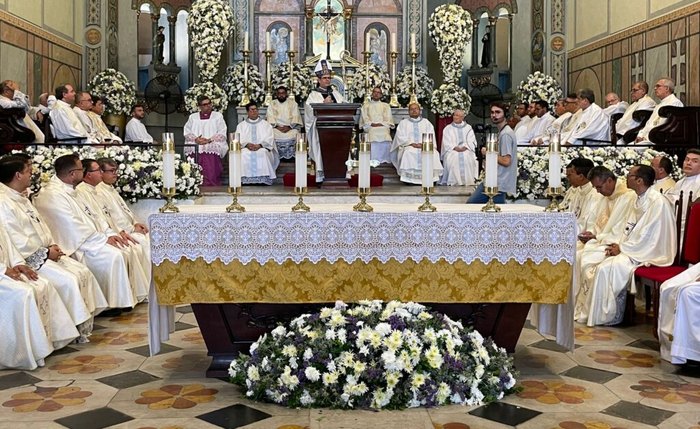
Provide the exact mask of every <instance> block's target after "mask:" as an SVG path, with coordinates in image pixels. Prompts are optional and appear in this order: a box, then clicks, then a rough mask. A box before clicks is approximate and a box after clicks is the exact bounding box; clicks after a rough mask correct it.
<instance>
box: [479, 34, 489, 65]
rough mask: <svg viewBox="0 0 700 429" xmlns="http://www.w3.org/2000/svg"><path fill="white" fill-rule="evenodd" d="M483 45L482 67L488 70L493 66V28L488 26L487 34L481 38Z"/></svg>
mask: <svg viewBox="0 0 700 429" xmlns="http://www.w3.org/2000/svg"><path fill="white" fill-rule="evenodd" d="M481 43H483V44H484V46H483V48H482V49H481V67H483V68H486V67H488V66H489V64H491V27H490V26H486V33H484V37H482V38H481Z"/></svg>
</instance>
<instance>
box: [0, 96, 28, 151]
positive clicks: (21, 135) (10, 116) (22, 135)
mask: <svg viewBox="0 0 700 429" xmlns="http://www.w3.org/2000/svg"><path fill="white" fill-rule="evenodd" d="M25 114H26V112H25V111H24V109H22V108H19V107H12V108H10V109H0V143H1V144H2V146H1V147H0V152H1V153H6V152H11V151H12V150H15V149H17V150H19V149H22V148H23V147H24V145H22V144H21V143H31V142H33V141H34V132H33V131H32V130H30V129H29V128H27V127H25V126H24V125H23V124H22V121H23V120H24V116H25ZM18 143H19V144H18Z"/></svg>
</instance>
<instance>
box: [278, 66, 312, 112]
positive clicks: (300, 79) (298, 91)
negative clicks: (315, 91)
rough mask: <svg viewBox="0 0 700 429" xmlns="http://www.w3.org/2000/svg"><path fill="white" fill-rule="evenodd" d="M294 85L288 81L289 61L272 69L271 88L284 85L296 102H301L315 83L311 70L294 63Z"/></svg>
mask: <svg viewBox="0 0 700 429" xmlns="http://www.w3.org/2000/svg"><path fill="white" fill-rule="evenodd" d="M293 67H294V86H293V87H292V85H291V83H290V81H289V61H285V62H283V63H282V64H280V65H279V66H277V67H276V68H275V69H274V70H273V71H272V89H273V91H274V90H275V88H278V87H279V86H286V87H287V89H288V90H290V92H289V96H291V97H294V98H295V100H296V102H297V103H303V102H304V100H306V99H307V98H308V96H309V93H311V89H312V88H313V87H314V85H315V83H316V77H315V76H314V74H313V72H312V71H311V70H310V69H309V68H308V67H304V66H303V65H302V64H299V63H294V66H293Z"/></svg>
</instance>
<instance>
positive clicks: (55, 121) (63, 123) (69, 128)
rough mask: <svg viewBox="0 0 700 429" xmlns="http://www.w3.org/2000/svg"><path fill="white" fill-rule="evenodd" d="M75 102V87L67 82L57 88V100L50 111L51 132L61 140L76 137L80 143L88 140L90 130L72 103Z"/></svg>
mask: <svg viewBox="0 0 700 429" xmlns="http://www.w3.org/2000/svg"><path fill="white" fill-rule="evenodd" d="M74 102H75V89H73V86H72V85H69V84H65V85H61V86H59V87H58V88H56V102H55V103H54V105H53V107H52V108H51V112H49V117H50V118H51V132H53V135H54V137H56V138H57V139H59V140H62V139H75V141H77V142H79V143H85V142H87V141H88V137H89V136H88V132H87V130H86V129H85V127H84V126H83V123H82V122H81V121H80V119H79V118H78V116H77V115H76V114H75V111H74V110H73V108H72V107H71V104H73V103H74Z"/></svg>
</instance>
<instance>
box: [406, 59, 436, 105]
mask: <svg viewBox="0 0 700 429" xmlns="http://www.w3.org/2000/svg"><path fill="white" fill-rule="evenodd" d="M412 85H413V72H412V70H411V66H410V65H407V66H405V67H404V68H403V70H401V71H400V72H399V73H398V74H397V75H396V93H397V95H398V97H399V103H401V105H402V106H405V105H407V104H408V102H409V100H410V97H411V87H412ZM434 87H435V81H434V80H433V78H432V77H430V76H429V75H428V69H426V68H425V67H423V66H416V98H417V99H418V102H419V103H420V104H421V106H423V107H430V96H431V94H432V93H433V88H434Z"/></svg>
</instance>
